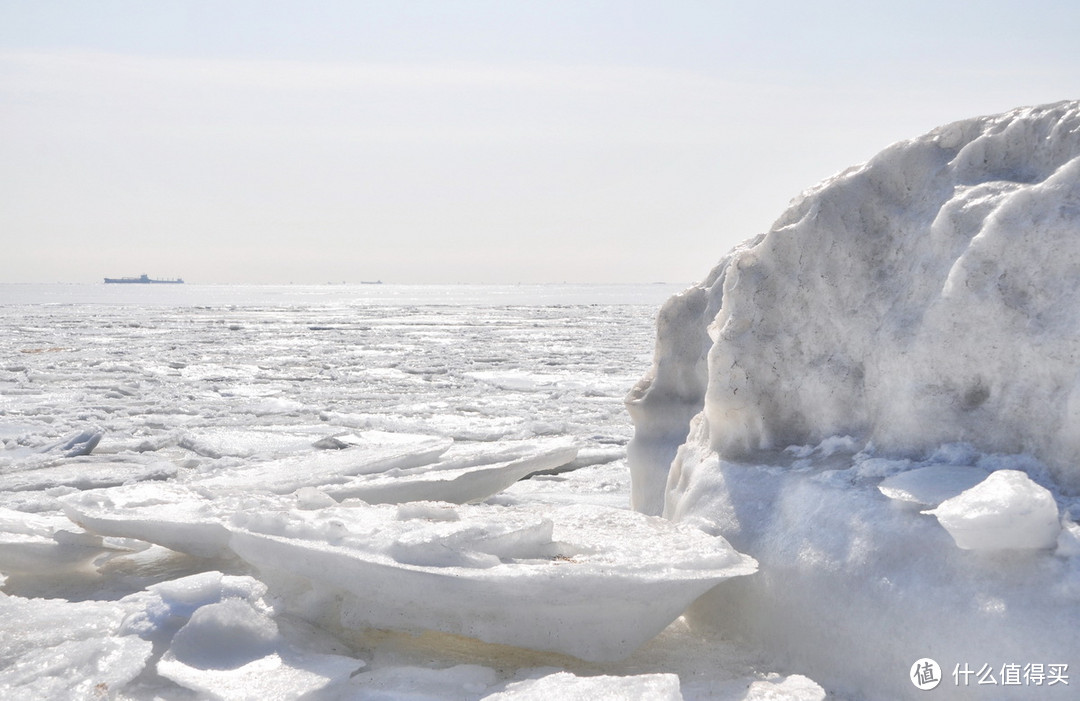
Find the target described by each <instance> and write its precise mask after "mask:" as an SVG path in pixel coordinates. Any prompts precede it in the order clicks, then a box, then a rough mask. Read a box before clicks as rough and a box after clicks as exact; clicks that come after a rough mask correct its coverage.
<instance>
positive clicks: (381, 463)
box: [187, 431, 453, 494]
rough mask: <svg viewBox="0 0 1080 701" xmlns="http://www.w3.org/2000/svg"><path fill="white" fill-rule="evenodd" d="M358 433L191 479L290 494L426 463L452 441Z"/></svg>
mask: <svg viewBox="0 0 1080 701" xmlns="http://www.w3.org/2000/svg"><path fill="white" fill-rule="evenodd" d="M357 438H358V439H359V440H358V442H357V443H356V444H355V445H353V446H352V447H350V448H348V449H344V450H334V451H326V450H322V451H317V452H312V453H308V454H304V455H296V456H291V457H285V458H280V459H277V460H271V461H269V462H264V463H260V464H255V465H248V466H240V467H237V468H234V469H229V470H225V471H222V472H220V473H219V474H209V475H199V476H196V477H192V478H190V479H188V480H187V481H188V483H189V484H192V485H198V486H199V487H202V488H206V489H212V490H218V491H220V490H227V491H237V492H252V491H255V492H273V493H276V494H289V493H291V492H295V491H296V490H298V489H301V488H303V487H321V486H324V485H330V484H340V483H342V482H346V481H347V480H348V479H349V478H350V477H354V476H356V475H366V474H372V473H376V472H384V471H386V470H391V469H394V468H410V467H418V466H420V465H427V464H429V463H431V462H434V461H435V460H436V459H438V457H439V456H440V455H442V454H443V453H445V452H446V451H447V449H449V448H450V446H451V445H452V443H453V441H452V440H451V439H449V438H438V437H433V436H424V435H416V434H406V433H388V432H383V431H366V432H363V433H360V434H358V436H357Z"/></svg>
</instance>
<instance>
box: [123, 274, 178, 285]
mask: <svg viewBox="0 0 1080 701" xmlns="http://www.w3.org/2000/svg"><path fill="white" fill-rule="evenodd" d="M105 282H106V284H120V283H125V284H134V285H182V284H184V280H183V279H182V278H176V279H175V280H154V279H153V278H151V277H150V276H149V275H147V274H145V273H143V274H142V275H140V276H139V277H107V278H105Z"/></svg>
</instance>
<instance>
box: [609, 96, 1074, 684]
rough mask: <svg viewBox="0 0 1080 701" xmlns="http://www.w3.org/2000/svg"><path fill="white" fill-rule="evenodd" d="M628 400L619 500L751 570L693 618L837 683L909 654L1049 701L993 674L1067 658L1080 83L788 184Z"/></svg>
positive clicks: (955, 678)
mask: <svg viewBox="0 0 1080 701" xmlns="http://www.w3.org/2000/svg"><path fill="white" fill-rule="evenodd" d="M627 404H628V408H629V410H630V412H631V415H632V418H633V419H634V423H635V430H636V433H635V436H634V439H633V441H632V443H631V445H630V447H629V450H628V462H629V464H630V468H631V473H632V478H633V492H632V499H633V504H634V507H635V508H636V509H638V510H639V511H643V512H646V513H652V514H661V513H662V514H663V515H664V516H666V517H668V518H670V519H672V520H674V521H677V522H683V523H691V524H694V525H697V526H698V527H700V528H702V529H704V530H706V531H708V532H710V533H713V534H717V535H722V536H723V537H725V538H726V539H727V540H728V541H730V543H731V544H732V545H733V546H734V547H735V548H736V549H737V550H739V551H740V552H745V553H747V554H749V555H750V556H752V557H754V558H755V559H757V561H758V563H759V571H758V573H757V574H755V575H754V576H753V577H746V578H742V579H741V580H735V581H733V582H731V583H730V584H728V585H725V586H724V587H722V588H718V589H716V590H714V591H713V592H710V593H709V594H706V595H705V596H704V597H703V598H702V599H699V600H698V602H697V603H696V604H695V605H694V606H693V607H692V609H691V611H690V612H689V614H688V618H689V620H690V621H691V622H694V623H695V624H709V625H716V626H719V627H720V629H721V631H722V632H723V634H724V635H729V636H732V637H736V638H742V639H747V640H749V641H751V642H753V643H756V644H759V645H761V646H762V647H763V648H764V649H766V650H767V651H768V652H769V653H770V654H771V655H773V656H774V657H775V659H777V660H780V661H782V664H785V665H787V666H788V669H789V670H791V671H795V670H798V671H801V672H805V673H807V674H809V675H810V676H811V677H812V678H813V679H814V680H815V681H818V682H821V683H822V684H824V685H825V686H827V687H829V688H830V689H831V690H833V691H836V692H839V693H841V694H843V695H848V696H850V697H851V698H860V699H898V698H919V694H921V693H922V692H921V691H919V690H918V689H917V688H916V687H915V686H914V684H913V683H912V680H911V679H909V678H908V674H909V673H910V670H911V668H912V665H913V663H915V662H916V661H917V660H919V659H921V658H924V657H931V658H933V659H934V660H936V661H937V662H938V663H939V664H940V666H941V669H942V673H943V676H944V678H943V680H942V687H941V688H943V689H944V692H942V693H944V694H945V695H946V696H947V697H948V698H980V696H979V694H980V693H981V692H984V691H985V689H983V688H982V687H981V686H977V685H976V684H975V682H974V681H973V678H971V677H970V675H968V676H964V675H963V673H962V672H963V670H966V669H968V668H969V667H972V668H974V669H975V670H983V668H984V665H985V670H984V671H985V672H986V674H984V675H983V677H982V678H983V679H984V681H983V682H981V683H982V684H989V683H991V682H990V681H989V679H990V678H991V677H992V678H994V679H996V682H995V683H997V684H998V685H999V686H996V687H995V688H994V690H993V694H992V695H993V696H994V698H1004V699H1008V698H1020V699H1026V698H1049V696H1046V695H1043V693H1044V692H1046V691H1047V690H1046V689H1043V688H1039V685H1038V684H1036V682H1034V681H1030V680H1029V683H1021V684H1020V685H1012V684H1009V685H1008V686H1005V685H1004V684H1005V677H1004V676H1003V675H1004V672H1003V670H1004V671H1005V672H1007V671H1008V670H1014V669H1015V670H1018V669H1022V668H1023V666H1024V665H1028V666H1029V667H1030V668H1038V669H1041V668H1043V667H1045V666H1047V665H1056V667H1055V668H1057V669H1059V670H1060V669H1063V668H1067V669H1068V670H1069V671H1070V672H1072V673H1073V674H1075V669H1076V660H1078V659H1080V547H1078V546H1077V542H1078V541H1077V534H1078V533H1080V525H1078V524H1077V523H1076V520H1077V518H1078V517H1080V497H1078V496H1077V491H1078V490H1080V102H1064V103H1058V104H1053V105H1048V106H1043V107H1035V108H1027V109H1018V110H1015V111H1013V112H1010V113H1007V114H1003V115H1000V116H992V117H982V118H976V119H970V120H966V121H962V122H957V123H954V124H950V125H947V126H944V127H941V128H939V129H936V130H934V131H933V132H931V133H930V134H927V135H925V136H923V137H920V138H917V139H913V140H911V141H905V142H902V143H898V144H895V145H893V146H891V147H889V148H887V149H885V150H884V151H883V152H881V153H880V154H879V155H878V156H876V157H875V158H873V159H872V160H870V161H869V162H868V163H866V164H865V165H862V166H858V167H855V168H851V169H849V170H847V171H845V172H843V173H841V174H839V175H837V176H835V177H833V178H831V179H830V180H828V181H826V182H825V183H823V184H821V185H820V186H818V187H817V188H814V189H812V190H810V191H807V192H806V193H803V195H802V196H801V197H800V198H798V199H797V200H796V201H795V202H794V203H793V204H792V205H791V207H790V209H789V210H788V211H787V212H786V213H784V215H783V216H782V217H781V218H780V219H779V220H778V221H777V223H776V224H775V226H774V227H773V229H772V230H771V231H769V232H768V233H766V234H763V235H761V236H758V237H757V238H755V239H753V240H750V241H748V242H746V243H745V244H743V245H742V246H740V247H738V248H736V249H735V250H733V251H732V252H731V253H729V254H728V255H727V256H726V257H725V258H724V259H723V260H721V262H720V264H719V265H718V266H717V267H716V268H715V269H714V270H713V271H712V272H711V273H710V274H709V276H708V277H707V278H706V279H705V280H704V281H703V282H702V283H700V284H698V285H696V286H694V287H692V288H690V289H689V290H687V291H685V292H683V293H681V294H679V295H677V296H675V297H674V298H672V299H671V300H670V301H669V302H667V304H666V305H665V306H664V307H663V309H662V310H661V313H660V316H659V319H658V323H657V344H656V352H655V356H654V362H653V366H652V368H651V370H650V371H649V373H648V374H647V375H646V376H645V377H644V378H643V379H642V380H641V381H640V382H639V383H638V384H637V386H636V387H635V388H634V389H633V390H632V391H631V393H630V395H629V396H628V398H627ZM1062 665H1064V667H1062ZM1070 665H1071V666H1070ZM1047 668H1048V667H1047ZM1072 683H1073V684H1075V679H1073V681H1072ZM1058 686H1059V687H1060V685H1058ZM1051 691H1055V692H1056V691H1057V690H1056V689H1054V690H1051Z"/></svg>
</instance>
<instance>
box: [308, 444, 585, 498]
mask: <svg viewBox="0 0 1080 701" xmlns="http://www.w3.org/2000/svg"><path fill="white" fill-rule="evenodd" d="M576 456H577V448H575V447H573V446H569V445H565V444H564V445H561V446H559V447H555V448H548V449H547V450H544V449H542V448H541V449H539V450H537V451H536V452H534V454H532V455H526V456H524V457H521V458H518V459H515V460H508V461H499V462H492V463H480V464H476V465H467V466H464V467H456V468H455V467H448V466H445V465H442V464H439V463H436V464H435V465H431V466H426V467H424V468H422V469H416V470H394V471H389V472H384V473H380V474H375V475H365V476H361V477H354V478H353V479H351V480H349V481H348V482H346V483H344V484H339V485H329V486H327V487H325V488H324V491H325V492H326V493H327V494H329V495H330V496H332V497H334V498H336V499H346V498H357V499H362V500H363V501H366V502H368V503H369V504H397V503H401V502H407V501H428V500H432V501H446V502H451V503H454V504H465V503H467V502H474V501H480V500H482V499H485V498H487V497H489V496H491V495H493V494H497V493H498V492H501V491H502V490H504V489H506V488H507V487H509V486H510V485H512V484H514V483H515V482H517V481H518V480H520V479H522V478H524V477H526V476H528V475H530V474H532V473H534V472H538V471H540V470H549V469H553V468H557V467H560V466H562V465H565V464H567V463H569V462H570V461H572V460H573V459H574V458H575V457H576ZM449 464H450V465H452V464H453V462H450V463H449Z"/></svg>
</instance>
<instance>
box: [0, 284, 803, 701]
mask: <svg viewBox="0 0 1080 701" xmlns="http://www.w3.org/2000/svg"><path fill="white" fill-rule="evenodd" d="M672 291H673V290H672V288H670V287H665V286H640V287H626V288H618V287H610V288H574V287H557V288H551V287H527V288H522V287H513V288H470V287H465V288H406V287H396V286H377V287H372V288H370V289H368V288H367V286H365V288H345V287H342V288H333V287H316V288H301V287H288V288H284V287H267V288H244V287H241V288H217V287H200V286H196V285H188V286H183V287H179V288H173V289H170V290H162V289H156V288H154V289H130V290H118V289H112V288H102V287H100V286H93V287H80V286H40V287H37V286H11V287H9V288H6V289H5V290H4V293H5V296H4V297H3V298H0V315H2V316H0V320H2V323H3V325H4V331H5V333H3V334H0V440H2V441H3V450H0V586H2V587H3V590H2V592H3V593H2V594H0V609H2V611H3V615H2V616H0V689H3V695H4V696H5V698H6V697H11V698H16V697H32V698H42V699H49V698H56V699H69V698H85V699H98V698H124V699H135V700H139V699H152V698H162V699H183V700H185V701H186V700H188V699H192V698H221V699H241V698H298V697H301V696H304V695H315V696H316V697H318V698H326V699H351V698H372V697H379V698H391V699H392V698H418V697H422V698H451V699H453V698H462V699H464V698H476V699H479V698H483V697H485V696H488V695H490V694H494V693H503V694H504V695H505V696H506V697H509V698H513V697H515V696H516V697H522V698H528V697H530V696H532V697H535V696H536V695H537V694H543V693H546V691H545V690H557V693H566V694H571V693H588V694H589V695H590V696H592V697H596V696H597V695H598V694H600V693H601V691H599V690H602V689H607V693H608V694H609V696H610V695H617V694H620V693H624V692H625V693H636V694H638V695H639V696H640V697H642V698H649V697H650V694H651V695H652V696H653V697H656V698H678V697H679V695H680V690H679V688H680V682H681V681H684V680H685V682H686V683H685V684H684V685H683V687H682V692H681V695H682V696H685V697H686V698H728V699H742V698H746V697H747V696H746V690H747V689H749V688H751V687H753V688H758V689H762V688H768V689H773V688H777V689H780V688H788V687H783V686H781V685H778V684H776V683H774V681H773V680H775V679H776V675H770V674H769V673H770V672H771V671H772V670H771V669H770V668H769V667H768V664H767V662H764V661H763V660H761V659H759V658H758V656H757V655H756V653H755V652H754V651H753V650H752V649H744V648H741V647H739V646H737V645H734V644H733V643H730V642H726V641H723V640H720V639H719V638H716V637H713V636H711V635H710V634H707V633H703V632H699V631H694V630H691V629H689V628H688V627H686V626H685V624H683V623H682V622H681V620H680V621H676V622H675V623H673V624H672V625H670V626H668V627H667V628H665V625H667V623H668V622H670V621H671V620H672V619H675V618H676V617H678V615H679V613H680V612H681V610H682V608H683V607H684V606H685V605H686V604H687V603H689V601H691V600H692V599H694V598H695V597H696V596H697V595H698V594H700V593H701V592H702V591H704V590H706V589H708V588H710V587H711V586H713V585H714V584H715V583H716V582H718V581H720V580H722V579H726V578H728V577H731V576H735V575H742V574H746V573H748V572H750V571H752V569H753V563H752V560H750V559H749V558H745V557H742V556H740V555H738V554H737V553H736V552H735V551H734V550H732V549H731V548H730V546H729V545H728V544H727V543H726V541H724V540H723V539H721V538H716V537H714V536H710V535H707V534H704V533H702V532H700V531H698V530H696V529H688V528H686V527H684V526H674V525H672V524H670V523H669V522H667V521H663V520H659V519H651V518H646V517H643V516H640V515H636V514H634V513H633V512H630V511H628V510H627V509H626V508H625V507H626V506H627V504H628V502H629V496H628V483H629V480H628V478H627V474H626V469H625V464H624V459H625V450H626V444H627V442H628V441H629V439H630V426H629V423H628V421H627V420H626V417H625V413H624V409H623V407H622V404H621V398H622V395H623V393H624V392H625V389H626V387H628V386H629V385H630V384H632V382H633V379H634V377H635V376H636V374H637V372H638V370H639V368H640V367H641V366H642V365H643V364H646V363H647V362H648V358H649V355H650V352H651V351H650V344H651V342H652V326H653V317H654V314H655V306H656V304H657V303H658V301H659V300H660V299H662V298H663V297H666V296H667V295H668V294H670V293H671V292H672ZM537 471H539V472H544V473H546V474H544V475H542V476H539V477H537V478H536V480H537V481H536V483H535V484H531V483H532V482H533V480H531V479H527V480H524V481H521V480H522V478H523V477H525V476H527V475H528V474H529V473H531V472H537ZM361 499H367V500H369V501H371V502H386V503H387V504H388V505H386V506H371V505H369V504H368V503H367V502H365V501H361ZM438 499H441V500H442V501H438V502H436V501H432V500H438ZM447 502H453V503H447ZM484 502H488V503H484ZM470 503H471V504H476V505H472V506H470V505H466V506H457V505H456V504H470ZM405 571H409V572H411V573H412V574H413V575H419V577H420V578H418V579H417V578H412V579H409V578H406V579H404V580H401V581H398V580H396V579H394V578H395V577H396V576H398V574H400V573H401V572H405ZM395 573H397V574H395ZM379 577H382V578H383V579H385V580H386V582H389V584H387V583H385V582H384V584H383V586H381V587H379V588H378V589H377V591H375V593H377V595H378V596H377V597H375V598H372V597H373V593H372V592H373V590H371V589H370V584H371V583H372V582H374V581H381V580H379ZM440 577H442V578H445V581H454V580H468V579H469V578H470V577H471V578H473V579H475V581H477V582H481V583H482V585H483V586H484V587H487V589H486V590H485V592H484V593H482V594H477V592H478V591H479V590H473V589H469V588H468V586H467V584H468V582H466V584H465V585H463V588H462V590H461V592H456V591H455V590H454V588H453V587H448V586H446V585H445V583H441V584H440V582H443V580H440V579H439V578H440ZM425 578H428V579H425ZM365 583H367V585H368V586H369V588H368V589H365ZM428 583H434V584H432V586H428ZM435 584H438V586H435ZM530 602H531V603H530ZM552 621H555V623H552ZM376 626H377V627H376ZM27 631H32V633H31V634H27ZM401 631H409V632H408V633H405V632H401ZM468 636H475V637H468ZM654 636H655V637H654ZM650 638H651V640H650ZM483 640H486V641H489V642H483ZM492 643H495V644H492ZM530 648H532V649H530ZM544 650H548V652H545V651H544ZM552 650H553V651H554V652H551V651H552ZM564 653H571V654H574V655H578V656H579V658H580V657H588V658H593V659H597V660H612V661H606V662H585V661H583V660H582V659H579V658H574V657H569V656H566V654H564ZM612 658H619V659H618V660H613V659H612ZM515 684H517V685H516V686H515ZM755 684H756V685H757V686H756V687H755V686H754V685H755ZM807 685H809V686H807ZM807 685H803V686H801V687H799V689H801V691H799V692H798V693H794V692H793V693H789V694H788V695H787V697H789V698H807V699H809V698H819V697H820V687H817V686H816V685H814V684H813V682H810V681H809V680H807ZM574 689H576V690H577V691H573V690H574ZM807 689H809V691H807Z"/></svg>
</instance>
